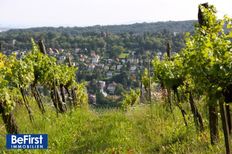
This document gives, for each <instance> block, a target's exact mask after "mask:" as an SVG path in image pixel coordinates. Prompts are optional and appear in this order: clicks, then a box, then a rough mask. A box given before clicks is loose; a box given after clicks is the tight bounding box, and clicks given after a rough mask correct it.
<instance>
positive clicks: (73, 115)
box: [0, 3, 232, 154]
mask: <svg viewBox="0 0 232 154" xmlns="http://www.w3.org/2000/svg"><path fill="white" fill-rule="evenodd" d="M231 40H232V19H231V18H230V17H227V16H225V17H224V18H223V19H218V18H217V16H216V8H215V7H214V6H212V5H209V4H208V3H205V4H201V5H199V12H198V24H196V25H195V30H194V33H193V34H186V37H185V47H184V48H183V49H181V51H179V52H178V53H175V54H173V53H172V52H171V46H170V44H169V43H168V42H167V47H166V48H167V51H166V54H165V55H164V57H163V58H160V57H159V56H158V55H157V56H155V57H154V59H153V60H151V61H149V66H148V68H146V69H144V71H143V75H142V77H141V83H142V84H143V85H142V86H143V87H144V89H145V95H142V93H141V91H140V90H139V89H131V90H130V91H128V92H125V93H124V94H123V100H122V101H121V104H120V107H119V108H116V109H107V108H102V109H99V108H98V109H96V108H94V107H92V106H89V105H88V94H87V91H86V85H85V83H84V82H83V83H78V82H77V81H76V71H77V68H76V67H74V66H73V65H72V61H71V59H70V58H67V59H68V61H67V62H66V63H62V64H60V63H58V62H57V60H56V59H55V58H53V57H51V56H48V54H47V53H46V49H45V46H44V43H43V41H39V42H38V43H36V42H35V41H34V40H33V39H32V40H31V42H32V49H31V51H30V52H28V53H27V54H26V55H24V56H23V58H21V59H17V58H16V56H15V55H11V56H6V55H3V54H1V55H0V71H1V75H0V113H1V115H2V121H0V126H4V128H5V130H4V129H3V127H1V135H5V134H7V133H9V134H19V133H47V134H48V136H49V149H48V150H47V151H46V152H48V153H223V152H225V153H227V154H230V153H231V143H230V142H231V135H232V134H231V133H232V122H231V109H230V106H231V102H232V78H231V76H232V43H231ZM148 57H149V55H148ZM150 64H151V66H150ZM41 89H42V90H41ZM154 93H158V94H160V95H162V98H159V99H158V98H154V97H153V96H152V94H154ZM49 102H50V103H49ZM2 132H4V133H2ZM2 142H3V143H5V141H4V137H2V136H0V143H2ZM0 149H3V151H4V152H6V153H8V151H7V150H6V149H5V147H4V145H2V144H1V145H0ZM12 152H13V153H14V152H15V153H18V152H21V153H24V152H25V151H20V150H19V151H12ZM30 152H31V153H41V151H37V150H34V151H30ZM46 152H45V153H46Z"/></svg>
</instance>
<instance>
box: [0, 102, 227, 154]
mask: <svg viewBox="0 0 232 154" xmlns="http://www.w3.org/2000/svg"><path fill="white" fill-rule="evenodd" d="M33 104H34V103H33V102H32V108H33V111H34V118H35V122H34V124H31V123H30V121H29V117H28V115H27V113H26V111H25V108H24V107H19V106H18V107H17V108H16V109H15V111H14V113H15V116H16V120H17V123H18V125H19V127H20V132H21V133H45V134H48V138H49V145H48V146H49V149H48V150H6V149H5V133H6V132H5V130H4V127H3V123H2V121H0V131H1V132H0V150H1V151H2V152H3V153H51V154H53V153H58V154H59V153H78V154H87V153H94V154H95V153H96V154H97V153H98V154H108V153H109V154H112V153H123V154H124V153H127V154H133V153H145V154H146V153H161V154H162V153H196V154H198V153H209V154H211V153H223V149H224V146H223V143H221V142H220V143H219V144H217V145H216V146H213V147H212V146H211V145H210V138H209V133H208V132H209V131H208V130H207V129H206V130H205V131H204V132H202V133H196V131H195V128H194V124H193V123H192V117H191V116H189V117H188V123H189V126H188V127H186V126H185V125H184V123H183V120H182V117H181V113H180V112H179V110H178V109H177V108H175V109H174V111H173V114H170V112H169V111H167V109H166V107H165V106H164V105H163V104H162V103H155V104H154V105H153V106H150V105H140V106H137V107H134V108H132V109H130V110H129V111H127V112H123V111H121V110H119V109H90V110H89V111H87V110H81V109H76V110H73V111H70V112H68V113H66V114H63V115H59V116H58V117H57V116H56V113H55V111H54V110H53V109H52V108H51V107H49V106H46V110H47V112H46V114H45V115H41V114H40V113H39V111H38V109H37V106H35V105H33ZM173 115H174V116H173ZM204 116H205V115H204ZM205 119H206V118H205ZM205 123H207V121H206V120H205ZM220 136H221V139H220V140H221V141H222V142H223V139H222V134H221V135H220ZM0 153H1V152H0Z"/></svg>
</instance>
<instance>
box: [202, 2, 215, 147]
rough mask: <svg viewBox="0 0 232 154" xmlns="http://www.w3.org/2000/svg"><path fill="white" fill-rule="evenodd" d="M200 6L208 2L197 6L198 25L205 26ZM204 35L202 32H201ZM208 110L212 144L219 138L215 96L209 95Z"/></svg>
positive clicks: (206, 7) (206, 5)
mask: <svg viewBox="0 0 232 154" xmlns="http://www.w3.org/2000/svg"><path fill="white" fill-rule="evenodd" d="M201 7H204V8H205V9H208V8H209V5H208V3H203V4H200V5H199V8H198V23H199V26H200V27H202V26H206V27H207V22H206V21H205V19H204V15H203V12H202V10H201ZM202 35H204V34H202ZM208 110H209V128H210V139H211V144H212V145H214V144H216V143H217V142H218V139H219V132H218V110H217V102H216V101H215V98H213V96H211V95H209V101H208Z"/></svg>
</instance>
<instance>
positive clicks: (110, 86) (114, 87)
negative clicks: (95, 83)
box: [107, 82, 117, 94]
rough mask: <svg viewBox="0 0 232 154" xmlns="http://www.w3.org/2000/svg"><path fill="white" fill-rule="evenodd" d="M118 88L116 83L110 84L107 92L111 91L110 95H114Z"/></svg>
mask: <svg viewBox="0 0 232 154" xmlns="http://www.w3.org/2000/svg"><path fill="white" fill-rule="evenodd" d="M116 86H117V84H116V83H115V82H113V83H110V84H109V85H108V86H107V90H108V91H109V93H110V94H114V92H115V89H116Z"/></svg>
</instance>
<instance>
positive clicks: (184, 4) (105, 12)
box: [0, 0, 232, 27]
mask: <svg viewBox="0 0 232 154" xmlns="http://www.w3.org/2000/svg"><path fill="white" fill-rule="evenodd" d="M202 2H206V1H205V0H0V27H4V26H11V27H16V26H18V27H37V26H90V25H111V24H129V23H135V22H155V21H167V20H191V19H197V6H198V4H200V3H202ZM208 2H209V3H210V4H214V5H215V6H216V8H217V10H218V14H219V15H224V14H227V15H229V16H232V9H231V7H232V0H208Z"/></svg>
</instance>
